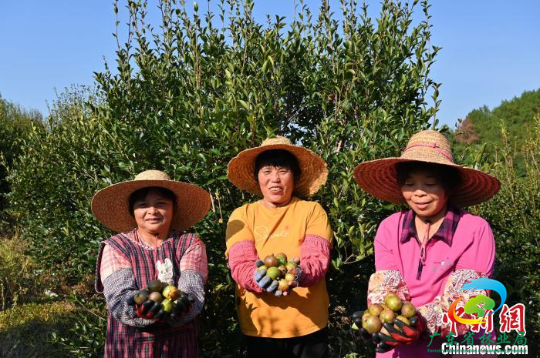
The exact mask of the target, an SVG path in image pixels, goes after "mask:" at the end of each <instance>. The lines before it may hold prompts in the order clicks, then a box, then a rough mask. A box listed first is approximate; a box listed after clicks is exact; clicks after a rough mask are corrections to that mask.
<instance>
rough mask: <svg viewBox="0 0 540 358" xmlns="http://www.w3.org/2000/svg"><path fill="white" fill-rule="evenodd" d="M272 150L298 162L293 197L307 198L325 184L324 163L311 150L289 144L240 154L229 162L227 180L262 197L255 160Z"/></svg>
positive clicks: (265, 146) (264, 147) (270, 146)
mask: <svg viewBox="0 0 540 358" xmlns="http://www.w3.org/2000/svg"><path fill="white" fill-rule="evenodd" d="M274 149H283V150H286V151H288V152H290V153H291V154H292V155H294V156H295V157H296V159H297V160H298V165H299V167H300V173H301V174H300V179H299V180H298V182H297V183H295V185H294V193H295V195H298V196H300V197H309V196H311V195H313V194H315V193H316V192H317V191H318V190H319V188H320V187H321V186H322V185H323V184H324V183H326V179H327V177H328V168H327V165H326V162H325V161H324V160H323V159H322V158H321V157H319V156H318V155H316V154H315V153H313V152H312V151H311V150H309V149H306V148H304V147H300V146H297V145H291V144H270V145H264V146H261V147H257V148H251V149H246V150H244V151H242V152H240V153H239V154H238V155H237V156H236V157H234V158H233V159H231V161H230V162H229V165H228V172H227V176H228V177H229V180H230V181H231V182H232V183H233V184H234V185H235V186H236V187H237V188H239V189H241V190H246V191H248V192H250V193H252V194H255V195H258V196H262V192H261V189H260V187H259V184H258V183H257V181H256V180H255V178H254V171H255V159H256V158H257V156H258V155H259V154H261V153H263V152H266V151H268V150H274Z"/></svg>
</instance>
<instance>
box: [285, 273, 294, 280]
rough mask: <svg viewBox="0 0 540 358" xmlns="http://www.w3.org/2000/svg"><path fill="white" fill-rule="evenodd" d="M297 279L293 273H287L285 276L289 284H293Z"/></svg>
mask: <svg viewBox="0 0 540 358" xmlns="http://www.w3.org/2000/svg"><path fill="white" fill-rule="evenodd" d="M295 278H296V277H295V276H294V275H293V274H292V273H290V272H287V273H286V274H285V280H286V281H287V282H292V281H294V279H295Z"/></svg>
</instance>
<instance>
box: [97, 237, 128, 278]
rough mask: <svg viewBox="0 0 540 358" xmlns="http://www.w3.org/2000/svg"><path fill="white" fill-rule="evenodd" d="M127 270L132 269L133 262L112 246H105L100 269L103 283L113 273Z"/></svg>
mask: <svg viewBox="0 0 540 358" xmlns="http://www.w3.org/2000/svg"><path fill="white" fill-rule="evenodd" d="M126 268H131V262H129V260H128V259H127V258H125V257H124V256H122V255H121V254H120V253H119V252H117V251H116V250H115V249H113V248H112V247H111V246H110V245H105V247H104V248H103V254H102V256H101V265H100V267H99V275H100V277H101V282H103V281H105V279H106V278H107V277H109V276H110V275H111V274H112V273H113V272H115V271H118V270H121V269H126Z"/></svg>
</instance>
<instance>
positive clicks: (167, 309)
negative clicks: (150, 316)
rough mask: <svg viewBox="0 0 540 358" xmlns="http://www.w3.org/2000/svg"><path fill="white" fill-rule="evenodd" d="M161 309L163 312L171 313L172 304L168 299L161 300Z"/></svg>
mask: <svg viewBox="0 0 540 358" xmlns="http://www.w3.org/2000/svg"><path fill="white" fill-rule="evenodd" d="M161 307H162V308H163V310H164V311H165V312H167V313H171V311H172V309H173V302H172V301H171V300H170V299H168V298H166V299H164V300H163V302H161Z"/></svg>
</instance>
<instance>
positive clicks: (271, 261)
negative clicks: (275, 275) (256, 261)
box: [264, 255, 278, 268]
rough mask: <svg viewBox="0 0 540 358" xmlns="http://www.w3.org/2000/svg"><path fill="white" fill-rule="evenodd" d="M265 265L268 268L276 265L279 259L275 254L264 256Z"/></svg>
mask: <svg viewBox="0 0 540 358" xmlns="http://www.w3.org/2000/svg"><path fill="white" fill-rule="evenodd" d="M264 265H265V266H266V267H267V268H270V267H276V266H277V265H278V260H277V259H276V257H275V256H274V255H268V256H266V257H265V258H264Z"/></svg>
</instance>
